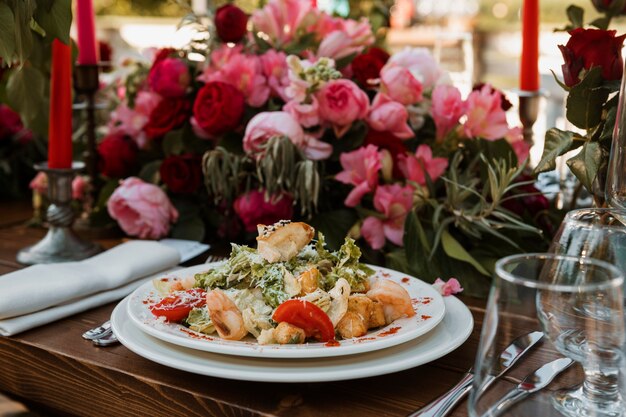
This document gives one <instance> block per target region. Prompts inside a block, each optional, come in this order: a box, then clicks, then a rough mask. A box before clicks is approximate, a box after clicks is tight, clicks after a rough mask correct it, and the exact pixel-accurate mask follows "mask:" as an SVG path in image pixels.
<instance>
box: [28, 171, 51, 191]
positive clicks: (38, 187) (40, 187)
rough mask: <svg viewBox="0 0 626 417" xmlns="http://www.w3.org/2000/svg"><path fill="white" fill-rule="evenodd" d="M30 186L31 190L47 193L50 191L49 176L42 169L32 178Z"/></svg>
mask: <svg viewBox="0 0 626 417" xmlns="http://www.w3.org/2000/svg"><path fill="white" fill-rule="evenodd" d="M28 186H29V187H30V189H31V190H33V191H35V192H37V193H39V194H46V193H47V192H48V176H47V175H46V173H45V172H41V171H40V172H39V173H38V174H37V175H35V177H34V178H33V179H32V180H30V183H29V184H28Z"/></svg>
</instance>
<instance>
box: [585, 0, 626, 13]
mask: <svg viewBox="0 0 626 417" xmlns="http://www.w3.org/2000/svg"><path fill="white" fill-rule="evenodd" d="M616 1H617V0H591V2H592V3H593V5H594V6H595V8H596V10H598V11H599V12H606V11H608V10H610V9H611V6H612V5H613V3H615V2H616ZM619 14H626V6H624V8H622V10H621V11H620V12H619Z"/></svg>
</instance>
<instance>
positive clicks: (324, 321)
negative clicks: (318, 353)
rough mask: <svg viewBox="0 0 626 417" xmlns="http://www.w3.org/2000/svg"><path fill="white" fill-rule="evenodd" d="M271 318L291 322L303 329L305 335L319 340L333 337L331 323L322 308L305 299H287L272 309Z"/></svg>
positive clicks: (333, 332) (333, 330)
mask: <svg viewBox="0 0 626 417" xmlns="http://www.w3.org/2000/svg"><path fill="white" fill-rule="evenodd" d="M272 319H273V320H274V321H276V322H279V323H280V322H283V321H284V322H286V323H289V324H293V325H294V326H297V327H299V328H301V329H302V330H304V333H305V334H306V336H307V337H314V338H315V339H317V340H319V341H320V342H328V341H329V340H333V339H334V338H335V329H334V327H333V323H332V322H331V321H330V318H329V317H328V315H327V314H326V313H324V310H322V309H321V308H319V307H318V306H316V305H315V304H313V303H310V302H308V301H305V300H287V301H285V302H284V303H282V304H281V305H279V306H278V307H277V308H276V310H275V311H274V315H273V316H272Z"/></svg>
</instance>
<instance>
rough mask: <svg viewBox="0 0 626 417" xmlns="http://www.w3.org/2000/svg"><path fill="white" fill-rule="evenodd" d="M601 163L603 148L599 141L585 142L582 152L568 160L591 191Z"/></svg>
mask: <svg viewBox="0 0 626 417" xmlns="http://www.w3.org/2000/svg"><path fill="white" fill-rule="evenodd" d="M601 164H602V148H601V147H600V144H599V143H598V142H587V143H585V144H584V145H583V147H582V149H581V150H580V152H579V153H578V154H577V155H576V156H574V157H572V158H570V159H569V160H568V161H567V166H569V168H570V169H571V170H572V172H573V173H574V175H576V177H577V178H578V179H579V180H580V182H581V183H582V184H583V185H584V186H585V188H586V189H587V190H588V191H589V192H591V190H592V187H593V182H594V180H595V179H596V176H597V175H598V170H599V169H600V165H601Z"/></svg>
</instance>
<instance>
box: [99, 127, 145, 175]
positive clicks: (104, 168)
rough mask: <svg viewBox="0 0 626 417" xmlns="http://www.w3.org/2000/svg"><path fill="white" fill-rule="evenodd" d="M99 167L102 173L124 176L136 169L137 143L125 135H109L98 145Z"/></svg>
mask: <svg viewBox="0 0 626 417" xmlns="http://www.w3.org/2000/svg"><path fill="white" fill-rule="evenodd" d="M98 155H99V160H98V162H99V167H100V172H101V173H102V175H104V176H107V177H109V178H123V177H126V176H128V175H129V174H130V173H132V172H133V171H134V170H135V164H136V163H137V144H136V143H135V142H133V140H132V139H131V138H129V137H128V136H123V135H109V136H107V137H105V138H104V139H103V140H102V142H100V144H99V145H98Z"/></svg>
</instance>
